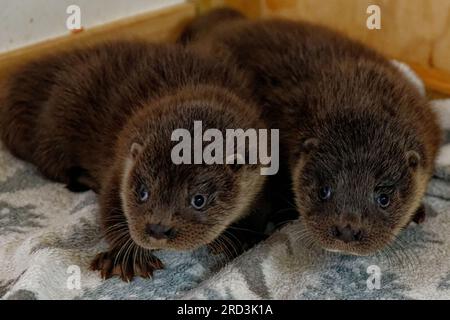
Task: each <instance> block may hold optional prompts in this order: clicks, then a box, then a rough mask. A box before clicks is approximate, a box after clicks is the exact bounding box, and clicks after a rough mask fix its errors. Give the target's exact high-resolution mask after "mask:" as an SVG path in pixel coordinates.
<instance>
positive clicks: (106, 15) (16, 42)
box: [0, 0, 184, 52]
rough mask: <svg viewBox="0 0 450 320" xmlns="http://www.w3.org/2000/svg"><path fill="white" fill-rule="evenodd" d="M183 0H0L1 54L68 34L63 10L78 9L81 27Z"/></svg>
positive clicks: (66, 15)
mask: <svg viewBox="0 0 450 320" xmlns="http://www.w3.org/2000/svg"><path fill="white" fill-rule="evenodd" d="M181 2H184V0H0V52H2V51H8V50H12V49H16V48H18V47H22V46H25V45H29V44H32V43H35V42H39V41H42V40H45V39H49V38H54V37H57V36H61V35H64V34H68V33H69V30H67V28H66V20H67V17H68V14H67V13H66V9H67V7H68V6H69V5H71V4H75V5H78V6H79V7H80V8H81V21H82V27H83V28H89V27H92V26H95V25H99V24H103V23H105V22H109V21H112V20H116V19H118V18H123V17H127V16H131V15H135V14H139V13H143V12H148V11H151V10H156V9H160V8H162V7H167V6H170V5H174V4H177V3H181Z"/></svg>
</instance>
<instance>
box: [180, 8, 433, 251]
mask: <svg viewBox="0 0 450 320" xmlns="http://www.w3.org/2000/svg"><path fill="white" fill-rule="evenodd" d="M180 41H181V42H184V43H185V44H188V45H191V46H193V47H195V48H196V49H197V50H201V51H204V52H206V53H209V54H211V55H216V56H221V57H222V59H223V60H225V59H229V60H231V61H233V63H234V64H235V65H237V66H238V67H239V68H241V69H242V70H246V71H247V72H249V73H250V74H251V77H252V79H253V80H252V81H253V84H254V93H255V97H257V100H256V101H257V102H258V103H259V105H261V106H263V110H262V112H263V115H264V118H265V119H266V121H268V122H269V123H270V126H271V127H272V128H280V136H281V142H280V144H281V153H282V154H283V152H284V154H285V158H286V166H287V167H288V170H289V172H290V177H291V181H290V182H291V183H292V190H293V193H294V197H295V203H296V206H297V208H298V210H299V213H300V216H301V219H302V220H303V221H304V224H305V226H306V231H305V232H306V234H304V235H303V236H305V237H307V238H309V239H310V240H311V241H312V242H313V243H316V244H318V245H320V246H321V247H323V248H325V249H327V250H330V251H341V252H346V253H351V254H357V255H366V254H370V253H373V252H375V251H377V250H379V249H382V248H383V247H384V246H386V245H388V244H389V243H391V242H392V241H393V240H394V239H395V237H396V236H397V234H398V233H399V231H400V230H401V229H402V228H404V227H405V226H407V225H408V223H409V222H410V221H411V220H412V219H414V218H417V219H421V218H422V217H423V207H421V205H420V203H421V199H422V197H423V195H424V192H425V188H426V186H427V182H428V180H429V179H430V177H431V175H432V171H433V166H434V160H435V157H436V153H437V151H438V147H439V146H440V142H441V131H440V128H439V126H438V124H437V122H436V118H435V115H434V114H433V112H432V110H431V109H430V106H429V105H428V102H427V100H426V99H425V98H423V97H422V96H421V95H420V94H419V93H418V92H417V90H416V89H415V88H414V87H413V85H412V84H410V83H409V81H408V80H407V79H406V78H405V77H404V76H403V75H402V74H401V73H400V72H399V70H397V69H396V68H395V67H394V66H393V65H392V64H391V63H390V62H389V61H388V60H386V59H385V58H384V57H382V56H381V55H380V54H378V53H377V52H375V51H374V50H372V49H370V48H368V47H366V46H364V45H362V44H360V43H358V42H356V41H353V40H351V39H349V38H347V37H345V36H343V35H341V34H339V33H337V32H334V31H332V30H329V29H327V28H325V27H321V26H316V25H313V24H309V23H303V22H294V21H288V20H282V19H268V20H259V21H249V20H247V19H245V18H244V17H243V16H242V15H241V14H240V13H238V12H236V11H233V10H231V9H218V10H215V11H212V12H211V13H209V14H206V15H204V16H202V17H199V18H197V19H196V20H194V21H193V22H192V23H191V25H189V26H188V27H187V28H186V30H185V31H184V33H183V34H182V35H181V37H180ZM282 158H283V157H282Z"/></svg>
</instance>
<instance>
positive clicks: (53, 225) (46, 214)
mask: <svg viewBox="0 0 450 320" xmlns="http://www.w3.org/2000/svg"><path fill="white" fill-rule="evenodd" d="M402 68H405V66H402ZM405 71H406V72H407V74H409V75H410V77H414V76H412V75H411V74H410V72H409V71H408V70H407V68H405ZM412 79H413V81H414V82H415V83H416V84H417V86H418V89H419V90H421V91H423V85H422V84H421V82H420V80H418V79H417V78H412ZM433 105H434V107H435V109H436V111H437V112H438V114H439V117H440V119H441V120H442V123H443V125H444V126H445V128H446V129H447V130H446V143H447V144H446V145H444V146H443V147H442V150H441V155H440V158H439V159H438V167H437V169H436V172H435V176H434V177H433V179H432V181H431V183H430V185H429V188H428V191H427V196H426V198H425V200H424V202H425V204H426V207H427V218H426V221H425V223H423V224H421V225H416V224H411V226H410V227H409V228H408V229H407V230H405V231H404V232H403V233H402V234H401V235H400V237H399V240H398V241H397V242H396V243H395V244H394V245H392V247H391V248H390V249H389V250H385V251H383V252H382V253H380V254H377V255H375V256H372V257H353V256H343V255H339V254H332V253H326V252H324V251H322V250H319V249H314V248H310V247H309V246H308V245H306V244H305V243H303V242H302V240H301V228H302V226H301V222H296V223H293V224H291V225H288V226H286V227H284V228H283V229H282V230H281V231H279V232H276V233H275V234H273V235H272V236H271V237H270V238H269V239H268V240H266V241H265V242H263V243H261V244H260V245H258V246H257V247H255V248H253V249H251V250H250V251H248V252H246V253H245V254H244V255H242V256H240V257H238V258H236V259H235V260H233V261H231V262H230V263H228V264H226V263H225V260H224V259H223V257H220V256H215V255H211V254H210V253H209V252H208V250H206V248H201V249H199V250H196V251H194V252H184V253H180V252H159V253H158V254H157V255H158V256H159V257H160V258H161V260H162V261H163V262H164V263H165V265H166V268H165V269H164V270H161V271H157V272H156V273H155V274H154V277H153V278H152V279H141V278H135V279H134V280H133V281H132V282H131V283H126V282H122V281H121V280H119V279H118V278H112V279H109V280H106V281H105V280H102V279H101V278H100V276H99V274H97V273H96V272H92V271H90V270H88V266H89V263H90V260H91V259H92V258H93V257H94V256H95V254H96V253H98V252H99V251H101V250H104V249H106V243H104V242H103V240H102V239H101V236H100V230H99V226H98V218H97V214H96V213H97V209H98V207H97V201H96V195H95V194H94V193H92V192H87V193H83V194H74V193H71V192H69V191H68V190H66V189H65V188H64V186H63V185H61V184H57V183H53V182H51V181H48V180H46V179H44V178H42V177H41V176H40V175H39V174H38V173H37V171H36V169H35V168H33V167H32V166H31V165H29V164H26V163H23V162H21V161H19V160H17V159H15V158H14V157H12V156H11V155H10V154H9V153H8V152H7V151H6V150H4V149H3V147H1V146H0V297H1V298H3V299H173V298H189V299H260V298H272V299H429V298H437V299H450V100H439V101H434V102H433Z"/></svg>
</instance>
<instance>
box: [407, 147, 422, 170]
mask: <svg viewBox="0 0 450 320" xmlns="http://www.w3.org/2000/svg"><path fill="white" fill-rule="evenodd" d="M406 161H407V162H408V166H409V167H411V168H413V169H414V168H417V167H418V166H419V164H420V155H419V154H418V153H417V152H416V151H414V150H409V151H407V152H406Z"/></svg>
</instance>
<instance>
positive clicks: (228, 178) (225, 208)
mask: <svg viewBox="0 0 450 320" xmlns="http://www.w3.org/2000/svg"><path fill="white" fill-rule="evenodd" d="M156 149H157V147H156V148H155V147H153V146H151V147H144V146H141V145H138V144H133V147H132V152H131V154H132V156H131V157H130V158H129V159H128V160H127V164H126V166H127V168H126V169H125V173H124V178H123V181H122V186H121V190H122V192H121V198H122V206H123V209H124V213H125V216H126V218H127V223H128V228H129V232H130V235H131V237H132V239H133V240H134V242H136V243H137V244H138V245H139V246H141V247H143V248H147V249H176V250H189V249H194V248H197V247H199V246H201V245H204V244H208V243H210V242H212V241H213V240H214V239H216V238H217V237H218V236H219V235H220V234H221V233H222V232H223V231H224V230H225V229H226V228H227V227H228V226H229V225H230V224H231V223H232V222H234V221H235V220H236V219H237V218H238V217H240V216H242V214H243V212H244V211H245V210H246V209H247V206H248V205H249V204H250V202H251V201H252V200H253V198H254V195H255V194H256V190H259V188H260V186H261V180H260V179H262V178H261V176H260V175H259V171H257V170H259V169H258V168H257V167H254V166H253V167H251V166H245V165H244V166H242V167H240V168H237V167H235V166H230V165H189V164H181V165H175V164H173V163H172V162H171V159H170V152H169V153H168V154H169V156H168V158H167V157H166V156H165V155H167V152H162V150H160V151H161V152H158V150H156ZM243 181H245V183H243Z"/></svg>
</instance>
